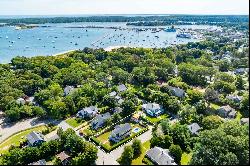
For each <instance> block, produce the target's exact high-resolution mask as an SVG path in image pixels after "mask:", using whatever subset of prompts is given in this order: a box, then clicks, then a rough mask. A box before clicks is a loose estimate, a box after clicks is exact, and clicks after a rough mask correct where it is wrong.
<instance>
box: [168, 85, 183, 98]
mask: <svg viewBox="0 0 250 166" xmlns="http://www.w3.org/2000/svg"><path fill="white" fill-rule="evenodd" d="M168 89H169V90H171V91H172V92H173V93H174V95H175V96H178V97H183V96H184V95H185V91H184V90H183V89H180V88H176V87H172V86H168Z"/></svg>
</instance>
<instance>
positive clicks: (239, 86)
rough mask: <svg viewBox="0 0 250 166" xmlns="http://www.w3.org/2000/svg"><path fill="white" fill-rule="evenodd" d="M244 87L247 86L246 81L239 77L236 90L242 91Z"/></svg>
mask: <svg viewBox="0 0 250 166" xmlns="http://www.w3.org/2000/svg"><path fill="white" fill-rule="evenodd" d="M244 85H245V81H244V80H243V79H242V77H241V76H240V75H237V77H236V82H235V86H236V88H237V89H240V90H243V89H244Z"/></svg>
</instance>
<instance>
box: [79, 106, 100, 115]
mask: <svg viewBox="0 0 250 166" xmlns="http://www.w3.org/2000/svg"><path fill="white" fill-rule="evenodd" d="M79 112H80V113H82V114H84V113H87V114H92V113H94V114H95V113H97V112H98V108H97V107H95V106H90V107H85V108H84V109H82V110H81V111H79Z"/></svg>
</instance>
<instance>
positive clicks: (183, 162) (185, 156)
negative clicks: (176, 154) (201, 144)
mask: <svg viewBox="0 0 250 166" xmlns="http://www.w3.org/2000/svg"><path fill="white" fill-rule="evenodd" d="M191 158H192V153H185V152H184V153H183V154H182V156H181V165H188V163H189V162H190V160H191Z"/></svg>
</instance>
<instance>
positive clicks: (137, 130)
mask: <svg viewBox="0 0 250 166" xmlns="http://www.w3.org/2000/svg"><path fill="white" fill-rule="evenodd" d="M140 130H141V129H140V128H139V127H136V128H134V129H133V132H134V133H138V132H139V131H140Z"/></svg>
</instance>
